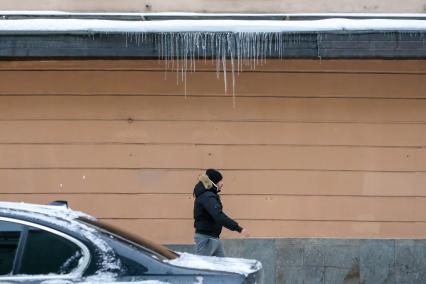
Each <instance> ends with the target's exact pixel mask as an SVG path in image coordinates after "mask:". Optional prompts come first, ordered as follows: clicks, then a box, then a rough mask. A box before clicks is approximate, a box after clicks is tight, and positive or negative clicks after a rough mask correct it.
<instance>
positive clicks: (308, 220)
mask: <svg viewBox="0 0 426 284" xmlns="http://www.w3.org/2000/svg"><path fill="white" fill-rule="evenodd" d="M96 219H98V220H170V221H173V220H180V221H193V220H194V219H192V218H108V217H106V218H104V217H96ZM235 219H236V220H238V221H271V222H349V223H402V224H404V223H420V224H424V223H426V220H424V221H411V220H407V221H393V220H374V221H373V220H344V219H343V220H330V219H324V220H318V219H242V218H235Z"/></svg>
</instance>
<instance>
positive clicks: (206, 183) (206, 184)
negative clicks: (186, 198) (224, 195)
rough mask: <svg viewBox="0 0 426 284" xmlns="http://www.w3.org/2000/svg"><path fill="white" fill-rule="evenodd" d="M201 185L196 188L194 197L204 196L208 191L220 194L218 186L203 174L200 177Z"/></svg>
mask: <svg viewBox="0 0 426 284" xmlns="http://www.w3.org/2000/svg"><path fill="white" fill-rule="evenodd" d="M198 180H199V183H198V184H197V185H196V186H195V188H194V196H195V197H198V196H200V195H201V194H203V193H204V192H205V191H206V190H209V191H211V192H214V193H218V190H217V188H216V185H215V184H214V183H213V182H212V181H211V180H210V179H209V177H208V176H207V175H206V174H202V175H200V176H199V177H198Z"/></svg>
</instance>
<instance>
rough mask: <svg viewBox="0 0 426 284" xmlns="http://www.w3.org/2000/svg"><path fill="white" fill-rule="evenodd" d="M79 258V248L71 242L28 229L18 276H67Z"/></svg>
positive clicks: (54, 235) (48, 233)
mask: <svg viewBox="0 0 426 284" xmlns="http://www.w3.org/2000/svg"><path fill="white" fill-rule="evenodd" d="M81 257H82V253H81V250H80V248H79V247H78V246H77V245H76V244H74V243H73V242H71V241H69V240H67V239H65V238H63V237H61V236H58V235H56V234H53V233H51V232H47V231H44V230H41V229H37V228H32V227H30V228H29V230H28V236H27V239H26V243H25V247H24V251H23V255H22V261H21V266H20V268H19V269H18V274H27V275H28V274H29V275H36V274H68V273H70V272H72V271H73V270H74V269H75V268H76V267H77V266H78V261H79V259H80V258H81Z"/></svg>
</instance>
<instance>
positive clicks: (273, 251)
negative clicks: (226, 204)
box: [167, 239, 426, 284]
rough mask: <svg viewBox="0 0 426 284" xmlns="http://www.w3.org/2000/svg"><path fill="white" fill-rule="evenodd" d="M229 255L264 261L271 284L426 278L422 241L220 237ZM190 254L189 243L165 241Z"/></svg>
mask: <svg viewBox="0 0 426 284" xmlns="http://www.w3.org/2000/svg"><path fill="white" fill-rule="evenodd" d="M224 245H225V251H226V254H227V256H229V257H244V258H254V259H257V260H259V261H261V262H262V264H263V268H264V277H265V279H264V280H265V281H264V283H266V284H270V283H271V284H272V283H324V284H326V283H345V284H353V283H426V240H401V239H398V240H392V239H386V240H385V239H248V240H244V239H236V240H224ZM167 246H168V247H169V248H171V249H173V250H176V251H180V252H190V253H193V246H192V245H167Z"/></svg>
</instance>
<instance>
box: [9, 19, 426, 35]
mask: <svg viewBox="0 0 426 284" xmlns="http://www.w3.org/2000/svg"><path fill="white" fill-rule="evenodd" d="M325 31H332V32H338V31H426V20H408V19H359V20H358V19H357V20H353V19H343V18H333V19H323V20H308V21H277V20H161V21H142V20H141V21H118V20H97V19H18V20H0V33H7V34H10V33H61V32H65V33H93V32H100V33H111V32H115V33H168V32H233V33H279V32H325Z"/></svg>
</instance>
